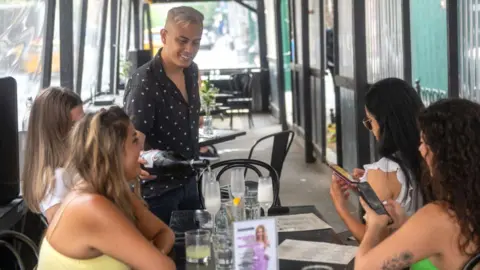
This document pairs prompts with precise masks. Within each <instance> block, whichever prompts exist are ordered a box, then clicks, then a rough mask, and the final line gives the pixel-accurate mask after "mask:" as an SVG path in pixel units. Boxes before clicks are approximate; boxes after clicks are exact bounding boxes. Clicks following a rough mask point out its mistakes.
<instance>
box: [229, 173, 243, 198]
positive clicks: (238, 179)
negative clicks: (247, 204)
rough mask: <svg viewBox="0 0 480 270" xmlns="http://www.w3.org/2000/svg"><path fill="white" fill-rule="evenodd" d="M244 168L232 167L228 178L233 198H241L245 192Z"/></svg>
mask: <svg viewBox="0 0 480 270" xmlns="http://www.w3.org/2000/svg"><path fill="white" fill-rule="evenodd" d="M243 172H244V169H242V168H237V169H233V170H232V172H231V178H230V192H231V193H232V195H233V197H234V198H242V197H243V195H244V194H245V177H244V175H243Z"/></svg>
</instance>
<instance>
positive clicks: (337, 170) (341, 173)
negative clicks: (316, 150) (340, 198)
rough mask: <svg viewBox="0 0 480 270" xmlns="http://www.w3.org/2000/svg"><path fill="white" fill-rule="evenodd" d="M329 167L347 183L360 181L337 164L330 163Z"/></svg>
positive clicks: (353, 183)
mask: <svg viewBox="0 0 480 270" xmlns="http://www.w3.org/2000/svg"><path fill="white" fill-rule="evenodd" d="M328 167H330V168H331V169H332V170H333V173H334V174H335V175H336V176H338V177H339V178H341V179H342V180H344V181H345V182H346V183H347V184H351V185H356V184H357V183H358V181H356V180H355V179H354V178H353V177H352V175H350V174H349V173H348V172H347V171H346V170H345V169H343V168H342V167H340V166H338V165H337V164H333V163H328Z"/></svg>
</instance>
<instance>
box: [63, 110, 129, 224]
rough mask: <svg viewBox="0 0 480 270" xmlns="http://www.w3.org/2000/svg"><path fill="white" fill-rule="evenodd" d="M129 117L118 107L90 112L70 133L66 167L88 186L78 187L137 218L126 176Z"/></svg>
mask: <svg viewBox="0 0 480 270" xmlns="http://www.w3.org/2000/svg"><path fill="white" fill-rule="evenodd" d="M129 125H130V119H129V118H128V115H127V114H126V113H125V112H124V111H123V110H122V109H120V108H119V107H116V106H115V107H111V108H110V109H108V110H106V111H101V112H98V113H95V114H92V113H90V114H87V115H86V116H85V117H84V118H83V119H82V120H80V121H79V122H78V123H77V124H76V125H75V126H74V128H73V130H72V132H71V134H70V140H69V144H70V146H71V151H70V156H69V158H68V160H67V164H66V169H67V171H68V172H69V173H73V174H74V175H75V177H73V178H72V179H73V182H72V183H69V184H67V185H70V186H71V187H73V186H74V185H75V184H76V183H77V182H78V181H84V182H85V183H86V184H87V185H78V186H75V189H76V190H79V191H84V192H91V193H96V194H100V195H102V196H104V197H106V198H107V199H109V200H110V201H111V202H112V203H113V204H115V205H116V206H117V207H118V208H119V209H120V210H121V211H122V212H123V213H124V214H125V216H126V217H127V218H129V219H131V220H132V221H134V220H135V217H134V214H133V207H132V204H131V200H130V192H131V190H130V186H129V183H128V181H127V179H126V176H125V171H124V164H123V157H124V155H125V142H126V140H127V137H128V130H129Z"/></svg>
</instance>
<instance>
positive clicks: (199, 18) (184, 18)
mask: <svg viewBox="0 0 480 270" xmlns="http://www.w3.org/2000/svg"><path fill="white" fill-rule="evenodd" d="M203 19H204V17H203V14H202V13H201V12H200V11H198V10H196V9H194V8H192V7H187V6H180V7H175V8H172V9H170V10H169V11H168V13H167V21H166V23H165V24H168V23H176V24H180V25H182V26H188V25H189V24H198V25H201V26H203ZM165 27H166V26H165Z"/></svg>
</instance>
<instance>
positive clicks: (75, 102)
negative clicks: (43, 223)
mask: <svg viewBox="0 0 480 270" xmlns="http://www.w3.org/2000/svg"><path fill="white" fill-rule="evenodd" d="M81 105H82V100H81V98H80V97H79V96H78V95H77V94H75V93H74V92H73V91H70V90H69V89H66V88H61V87H50V88H47V89H45V90H43V91H41V92H40V93H39V94H38V96H37V97H36V98H35V101H34V102H33V105H32V109H31V112H30V119H29V123H28V131H27V138H26V150H25V160H24V167H23V172H22V181H23V197H24V199H25V201H26V203H27V206H28V208H29V209H30V210H31V211H33V212H36V213H39V212H40V202H41V201H42V200H43V198H45V196H46V195H47V194H48V193H50V192H51V191H52V190H53V189H54V188H55V181H54V171H55V169H56V168H58V167H62V166H63V164H64V162H65V159H66V153H68V151H67V150H66V148H67V144H66V139H67V137H68V132H69V131H70V129H71V128H72V126H73V121H72V119H71V116H70V112H71V110H72V109H74V108H75V107H77V106H81Z"/></svg>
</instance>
